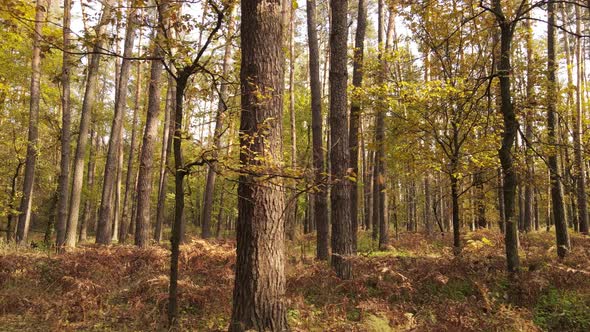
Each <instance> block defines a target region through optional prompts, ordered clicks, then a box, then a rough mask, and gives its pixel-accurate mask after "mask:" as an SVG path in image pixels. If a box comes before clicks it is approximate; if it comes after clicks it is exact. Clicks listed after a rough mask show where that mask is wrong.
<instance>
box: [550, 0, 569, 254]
mask: <svg viewBox="0 0 590 332" xmlns="http://www.w3.org/2000/svg"><path fill="white" fill-rule="evenodd" d="M547 15H548V22H547V81H548V91H547V132H548V134H547V136H548V141H549V144H550V146H551V148H552V149H556V143H557V135H556V130H557V128H556V127H557V117H556V114H555V113H556V103H557V81H556V77H555V75H556V71H557V63H556V60H555V59H556V58H555V53H556V51H555V48H556V45H555V27H554V25H555V2H554V1H553V0H549V3H548V5H547ZM548 166H549V172H550V173H549V177H550V183H551V203H552V206H553V216H554V220H555V236H556V241H557V255H558V256H559V257H561V258H563V257H565V255H566V254H567V252H568V251H569V249H570V242H569V236H568V233H567V223H566V220H565V210H564V203H563V187H562V184H561V181H562V177H561V174H560V169H559V165H558V159H557V151H555V150H552V151H550V153H549V156H548Z"/></svg>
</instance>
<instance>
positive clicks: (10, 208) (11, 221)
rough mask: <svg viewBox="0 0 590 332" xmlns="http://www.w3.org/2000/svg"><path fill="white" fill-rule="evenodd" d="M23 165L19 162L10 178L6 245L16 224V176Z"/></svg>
mask: <svg viewBox="0 0 590 332" xmlns="http://www.w3.org/2000/svg"><path fill="white" fill-rule="evenodd" d="M24 164H25V163H24V162H23V161H21V160H19V162H18V164H17V165H16V170H15V171H14V175H13V176H12V180H11V181H10V203H9V204H8V211H9V212H8V216H7V221H8V223H7V224H6V243H10V241H12V238H13V237H14V229H13V228H14V225H16V224H17V223H18V215H17V214H15V212H14V203H15V202H16V187H17V181H18V176H19V174H20V170H21V168H22V167H23V165H24Z"/></svg>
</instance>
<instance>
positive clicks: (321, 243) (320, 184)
mask: <svg viewBox="0 0 590 332" xmlns="http://www.w3.org/2000/svg"><path fill="white" fill-rule="evenodd" d="M316 29H317V24H316V3H315V0H307V38H308V43H309V81H310V90H311V127H312V129H311V130H312V136H313V138H312V140H313V144H312V145H313V168H314V170H313V171H314V182H315V187H316V188H315V193H314V199H313V204H314V206H313V213H314V216H313V219H314V221H315V223H316V228H317V245H316V251H317V252H316V257H317V258H318V259H320V260H327V259H328V251H329V232H330V229H329V225H328V206H327V202H326V200H327V197H326V186H325V183H324V182H325V181H324V175H323V173H324V149H323V138H322V133H323V129H322V96H321V93H322V92H321V84H320V52H319V45H318V35H317V31H316Z"/></svg>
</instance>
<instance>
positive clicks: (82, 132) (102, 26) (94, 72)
mask: <svg viewBox="0 0 590 332" xmlns="http://www.w3.org/2000/svg"><path fill="white" fill-rule="evenodd" d="M111 11H112V0H110V1H106V2H105V3H104V7H103V11H102V16H101V17H100V21H99V23H98V26H97V27H96V35H97V36H98V38H97V39H96V42H95V43H94V46H93V48H92V51H93V54H92V55H91V56H90V61H89V63H88V73H87V76H86V89H85V91H84V100H83V101H82V111H81V117H80V129H79V131H78V142H77V146H76V155H75V157H74V169H73V175H72V190H71V191H70V202H69V204H70V207H69V213H68V224H67V227H66V246H67V247H75V246H76V239H77V237H76V232H77V230H78V216H79V213H78V212H79V210H80V198H81V195H82V184H83V181H84V156H85V155H86V145H87V144H88V131H89V129H90V119H91V117H92V113H91V112H92V108H93V107H94V104H95V101H96V89H97V85H98V80H97V78H98V70H99V64H100V56H101V55H100V52H101V51H102V49H103V46H104V42H105V36H104V34H105V31H106V28H107V25H108V23H109V22H110V20H111ZM109 238H110V237H109Z"/></svg>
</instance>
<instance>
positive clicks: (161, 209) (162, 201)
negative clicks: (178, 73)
mask: <svg viewBox="0 0 590 332" xmlns="http://www.w3.org/2000/svg"><path fill="white" fill-rule="evenodd" d="M175 97H176V82H175V81H174V79H172V77H169V78H168V91H167V93H166V116H165V120H164V123H165V124H164V133H163V138H162V153H161V159H160V180H159V182H158V183H159V186H158V207H157V211H156V229H155V231H154V240H155V241H156V242H157V243H160V240H161V239H162V226H163V225H164V219H165V217H166V193H167V187H168V177H167V174H168V171H167V169H166V167H167V166H168V167H169V168H170V169H172V165H171V162H172V158H171V157H170V155H171V154H172V137H173V135H170V134H171V133H174V121H173V119H172V112H173V111H174V110H175V109H176V106H175V105H174V103H175Z"/></svg>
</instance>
